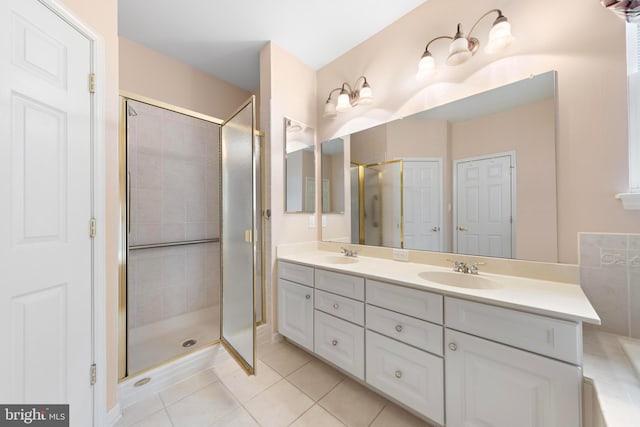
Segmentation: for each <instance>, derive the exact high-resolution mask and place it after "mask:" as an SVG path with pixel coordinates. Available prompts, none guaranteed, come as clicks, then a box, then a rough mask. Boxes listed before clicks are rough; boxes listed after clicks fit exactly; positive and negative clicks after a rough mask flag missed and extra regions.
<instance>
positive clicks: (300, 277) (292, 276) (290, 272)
mask: <svg viewBox="0 0 640 427" xmlns="http://www.w3.org/2000/svg"><path fill="white" fill-rule="evenodd" d="M278 277H279V278H281V279H287V280H289V281H291V282H296V283H300V284H302V285H306V286H313V268H311V267H307V266H306V265H299V264H293V263H291V262H286V261H280V262H278Z"/></svg>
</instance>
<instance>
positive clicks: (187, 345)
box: [182, 340, 198, 347]
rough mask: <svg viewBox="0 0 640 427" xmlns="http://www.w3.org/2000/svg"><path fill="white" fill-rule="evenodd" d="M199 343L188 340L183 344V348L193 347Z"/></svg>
mask: <svg viewBox="0 0 640 427" xmlns="http://www.w3.org/2000/svg"><path fill="white" fill-rule="evenodd" d="M197 342H198V341H196V340H186V341H185V342H183V343H182V346H183V347H193V346H194V345H196V343H197Z"/></svg>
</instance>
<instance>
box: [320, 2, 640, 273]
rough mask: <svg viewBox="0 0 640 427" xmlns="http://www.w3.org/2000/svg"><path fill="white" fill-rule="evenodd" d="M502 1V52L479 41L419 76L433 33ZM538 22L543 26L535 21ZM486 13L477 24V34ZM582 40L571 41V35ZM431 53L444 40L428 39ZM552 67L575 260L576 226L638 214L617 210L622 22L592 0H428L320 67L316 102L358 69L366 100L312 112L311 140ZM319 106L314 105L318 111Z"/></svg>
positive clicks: (634, 219)
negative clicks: (336, 110) (508, 32)
mask: <svg viewBox="0 0 640 427" xmlns="http://www.w3.org/2000/svg"><path fill="white" fill-rule="evenodd" d="M493 7H498V8H501V9H502V10H503V11H504V13H505V15H506V16H507V17H508V18H509V20H510V22H511V23H512V26H513V32H514V35H515V37H516V42H515V44H514V45H513V46H512V47H510V48H509V50H508V52H506V53H502V54H499V55H488V54H486V53H484V51H483V50H482V47H481V48H480V51H479V52H478V53H477V54H476V56H474V57H473V58H472V59H471V60H470V61H469V62H468V63H466V64H464V65H462V66H459V67H445V66H443V69H441V70H440V73H439V74H438V76H436V77H435V78H434V80H432V81H430V82H428V84H427V83H425V82H423V83H418V82H417V81H416V79H415V73H416V71H417V61H418V59H419V57H420V55H421V54H422V51H423V49H424V46H425V44H426V42H427V41H429V40H430V39H431V38H433V37H436V36H439V35H442V34H450V33H451V32H452V31H453V30H454V29H455V25H456V23H458V22H462V23H463V24H464V25H465V26H466V27H465V28H467V29H468V28H469V27H470V26H471V25H472V23H473V22H474V21H475V19H476V18H477V17H479V16H480V15H481V14H482V13H483V12H485V11H486V10H488V9H489V8H493ZM541 23H544V25H541ZM490 24H491V19H485V20H484V21H483V22H482V23H481V24H480V25H479V26H478V28H477V30H476V31H477V33H476V34H477V35H478V37H479V38H480V40H481V42H482V41H486V35H487V33H488V30H489V26H490ZM578 35H579V38H580V42H578V43H577V42H576V37H578ZM432 47H433V50H432V53H433V54H434V56H435V57H436V58H437V60H438V61H439V62H443V61H444V58H445V57H446V48H447V43H445V42H442V43H438V42H436V43H434V44H433V45H432ZM549 70H557V71H558V118H557V120H558V129H557V136H558V140H557V144H558V145H557V182H558V184H557V185H558V258H559V261H560V262H566V263H575V262H577V233H578V232H579V231H591V232H596V231H600V232H639V231H640V221H639V219H640V216H639V215H640V213H638V212H637V211H625V210H624V209H622V206H621V204H620V202H619V201H618V200H615V199H614V195H615V194H616V193H619V192H622V191H626V190H627V189H628V182H629V181H628V143H627V120H626V117H627V102H626V63H625V27H624V22H623V21H621V20H619V19H618V18H616V17H615V16H614V15H613V14H611V13H610V12H608V11H607V10H605V9H604V8H603V7H602V6H601V5H600V3H599V2H597V1H594V2H585V1H584V0H564V1H562V2H557V1H553V0H538V1H526V2H523V1H517V0H493V1H490V2H477V1H474V0H460V1H457V2H451V1H447V0H430V1H428V2H426V3H425V4H423V5H422V6H420V7H418V8H417V9H415V10H414V11H413V12H411V13H410V14H408V15H406V16H405V17H403V18H401V19H400V20H398V21H396V22H395V23H394V24H392V25H391V26H389V27H387V28H385V29H384V30H382V31H381V32H379V33H378V34H376V35H374V36H373V37H371V38H370V39H368V40H366V41H365V42H363V43H361V44H360V45H359V46H357V47H356V48H354V49H352V50H351V51H349V52H347V53H346V54H344V55H343V56H341V57H340V58H338V59H336V60H335V61H333V62H331V63H330V64H328V65H327V66H325V67H324V68H322V69H321V70H320V71H319V72H318V86H317V88H318V94H319V96H318V99H317V103H318V107H319V108H321V107H322V105H323V103H324V101H325V99H326V94H328V93H329V91H330V90H331V89H332V88H334V87H336V85H337V84H339V83H341V82H342V81H345V80H346V81H348V82H349V83H353V80H355V78H357V77H358V76H359V75H362V74H364V75H366V76H367V80H368V81H369V83H370V84H371V87H372V88H373V91H374V97H375V98H374V103H373V104H372V105H369V106H360V107H358V108H355V109H353V110H352V111H350V112H347V113H342V114H339V115H338V117H337V118H335V119H324V118H321V117H319V118H318V130H319V133H318V139H319V140H321V141H323V140H327V139H331V138H334V137H336V136H341V135H344V134H348V133H352V132H354V131H357V130H361V129H364V128H367V127H371V126H374V125H377V124H380V123H382V122H386V121H389V120H391V119H393V118H397V117H398V116H400V117H403V116H406V115H409V114H412V113H415V112H417V111H422V110H424V109H427V108H430V107H432V106H436V105H440V104H442V103H444V102H447V101H450V100H454V99H458V98H460V97H463V96H467V95H470V94H474V93H478V92H480V91H484V90H487V89H490V88H493V87H497V86H501V85H503V84H507V83H511V82H514V81H517V80H521V79H523V78H527V77H529V76H530V75H531V74H534V75H535V74H540V73H543V72H546V71H549ZM319 111H320V112H321V111H322V110H319Z"/></svg>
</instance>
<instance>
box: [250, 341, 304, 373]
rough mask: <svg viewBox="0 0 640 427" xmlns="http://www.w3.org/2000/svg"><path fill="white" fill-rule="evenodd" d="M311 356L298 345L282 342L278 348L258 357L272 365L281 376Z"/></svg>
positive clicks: (296, 367)
mask: <svg viewBox="0 0 640 427" xmlns="http://www.w3.org/2000/svg"><path fill="white" fill-rule="evenodd" d="M312 358H313V356H311V355H310V354H309V353H307V352H306V351H303V350H300V349H299V348H298V347H296V346H294V345H292V344H289V343H284V344H283V345H281V346H280V347H279V348H278V349H275V350H273V351H270V352H268V353H266V354H263V355H262V356H261V357H260V360H262V361H263V362H264V363H266V364H267V365H269V366H270V367H272V368H273V369H274V370H275V371H276V372H278V373H279V374H280V375H282V376H283V377H286V376H287V375H289V374H290V373H292V372H293V371H295V370H296V369H298V368H300V367H302V366H303V365H305V364H306V363H308V362H309V361H310V360H311V359H312Z"/></svg>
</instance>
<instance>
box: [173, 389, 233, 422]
mask: <svg viewBox="0 0 640 427" xmlns="http://www.w3.org/2000/svg"><path fill="white" fill-rule="evenodd" d="M238 406H239V404H238V402H237V401H236V400H235V399H234V398H233V396H232V395H231V393H230V392H229V391H228V390H227V389H226V388H225V387H224V386H223V385H222V384H220V383H219V382H215V383H213V384H210V385H208V386H206V387H205V388H203V389H202V390H199V391H197V392H195V393H193V394H191V395H189V396H187V397H185V398H184V399H182V400H180V401H178V402H176V403H174V404H172V405H169V406H167V412H168V413H169V417H170V418H171V421H172V422H173V425H174V426H175V427H207V426H210V425H211V424H212V423H213V422H214V421H216V420H217V419H219V418H222V417H223V416H225V415H226V414H228V413H229V412H231V411H232V410H234V409H236V408H237V407H238Z"/></svg>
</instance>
